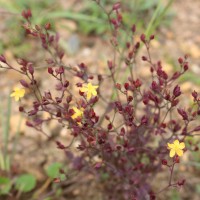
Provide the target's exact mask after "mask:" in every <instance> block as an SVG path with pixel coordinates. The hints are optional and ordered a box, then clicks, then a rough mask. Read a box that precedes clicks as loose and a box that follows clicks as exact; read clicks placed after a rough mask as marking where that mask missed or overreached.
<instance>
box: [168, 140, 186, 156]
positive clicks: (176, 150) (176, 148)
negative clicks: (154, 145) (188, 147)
mask: <svg viewBox="0 0 200 200" xmlns="http://www.w3.org/2000/svg"><path fill="white" fill-rule="evenodd" d="M167 145H168V149H170V153H169V156H170V157H174V156H175V154H177V155H178V156H182V155H183V149H184V148H185V143H184V142H181V143H179V141H178V140H175V141H174V143H173V144H170V143H167Z"/></svg>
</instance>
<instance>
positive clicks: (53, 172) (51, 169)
mask: <svg viewBox="0 0 200 200" xmlns="http://www.w3.org/2000/svg"><path fill="white" fill-rule="evenodd" d="M61 167H62V164H61V163H57V162H55V163H53V164H51V165H50V166H48V167H47V169H46V173H47V175H48V176H49V177H50V178H56V177H58V176H59V170H60V168H61Z"/></svg>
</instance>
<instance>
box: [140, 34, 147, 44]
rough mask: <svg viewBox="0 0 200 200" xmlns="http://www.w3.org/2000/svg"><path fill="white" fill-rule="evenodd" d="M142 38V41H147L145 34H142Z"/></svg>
mask: <svg viewBox="0 0 200 200" xmlns="http://www.w3.org/2000/svg"><path fill="white" fill-rule="evenodd" d="M140 40H141V41H142V42H144V43H145V42H146V36H145V34H142V35H141V36H140Z"/></svg>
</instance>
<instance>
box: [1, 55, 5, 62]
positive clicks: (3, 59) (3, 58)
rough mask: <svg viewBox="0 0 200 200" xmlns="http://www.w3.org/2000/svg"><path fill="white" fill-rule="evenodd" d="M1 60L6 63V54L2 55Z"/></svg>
mask: <svg viewBox="0 0 200 200" xmlns="http://www.w3.org/2000/svg"><path fill="white" fill-rule="evenodd" d="M0 62H3V63H6V58H5V57H4V55H0Z"/></svg>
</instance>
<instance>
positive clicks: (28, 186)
mask: <svg viewBox="0 0 200 200" xmlns="http://www.w3.org/2000/svg"><path fill="white" fill-rule="evenodd" d="M15 184H16V188H17V189H18V190H20V191H22V192H30V191H31V190H32V189H34V188H35V186H36V178H35V177H34V176H33V175H31V174H23V175H21V176H20V177H18V178H17V179H16V182H15Z"/></svg>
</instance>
